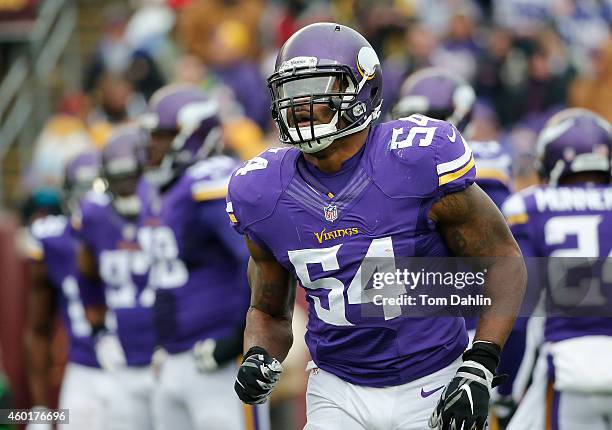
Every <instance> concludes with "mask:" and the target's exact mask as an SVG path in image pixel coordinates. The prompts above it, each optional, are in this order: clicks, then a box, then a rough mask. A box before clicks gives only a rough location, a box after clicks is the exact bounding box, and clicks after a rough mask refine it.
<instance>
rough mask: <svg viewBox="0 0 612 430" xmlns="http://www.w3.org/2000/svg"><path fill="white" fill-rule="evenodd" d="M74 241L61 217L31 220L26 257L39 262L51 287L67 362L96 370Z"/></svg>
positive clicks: (64, 220) (66, 223)
mask: <svg viewBox="0 0 612 430" xmlns="http://www.w3.org/2000/svg"><path fill="white" fill-rule="evenodd" d="M76 246H77V242H76V239H75V238H74V236H73V232H72V229H71V227H70V223H69V222H68V219H67V218H66V217H65V216H61V215H60V216H47V217H45V218H41V219H39V220H37V221H35V222H34V223H33V224H32V227H31V228H30V234H29V237H28V242H27V250H28V254H29V258H31V259H33V260H36V261H42V262H43V263H44V264H45V266H46V268H47V275H48V278H49V281H50V283H51V285H52V286H53V288H55V289H56V290H57V294H56V297H57V304H58V309H59V312H60V315H61V319H62V322H63V324H64V327H65V328H66V331H67V333H68V338H69V341H70V350H69V352H68V360H69V361H71V362H73V363H78V364H82V365H84V366H90V367H98V362H97V360H96V355H95V353H94V349H93V342H92V339H91V326H90V325H89V322H88V321H87V319H86V318H85V309H84V307H83V303H82V301H81V297H80V292H79V286H78V284H77V263H76Z"/></svg>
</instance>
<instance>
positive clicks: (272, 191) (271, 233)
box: [226, 23, 525, 430]
mask: <svg viewBox="0 0 612 430" xmlns="http://www.w3.org/2000/svg"><path fill="white" fill-rule="evenodd" d="M268 85H269V87H270V90H271V93H272V115H273V118H274V119H275V121H276V123H277V125H278V128H279V131H280V138H281V141H282V142H283V143H288V144H291V145H293V146H294V148H283V149H278V148H277V149H270V150H268V151H266V152H264V153H262V154H261V155H260V156H258V157H255V158H254V159H252V160H250V161H248V162H247V163H245V164H244V165H243V166H242V167H240V168H239V169H238V170H236V172H235V173H234V174H233V175H232V179H231V181H230V185H229V193H228V200H227V208H226V209H227V212H228V214H229V217H230V220H231V222H232V224H233V225H234V227H235V228H236V229H237V230H238V231H239V232H240V233H242V234H244V235H245V236H246V237H247V244H248V247H249V251H250V253H251V260H250V263H249V269H250V270H249V280H250V283H251V289H252V298H251V307H250V309H249V312H248V314H247V327H246V330H245V343H244V349H245V354H244V361H243V364H242V366H241V368H240V370H239V372H238V376H237V378H236V383H235V386H234V388H235V390H236V392H237V394H238V396H239V397H240V398H241V399H242V400H243V401H244V402H246V403H262V402H265V401H266V399H267V398H268V396H269V394H270V392H271V390H272V389H273V387H274V385H275V384H276V382H277V381H278V378H279V377H280V374H281V372H282V366H281V364H280V361H282V360H283V359H284V358H285V356H286V354H287V351H288V350H289V348H290V346H291V343H292V331H291V314H292V309H293V301H294V295H295V291H294V289H293V288H292V287H291V285H292V283H291V282H290V281H291V279H292V278H293V277H296V278H297V279H298V280H299V281H300V283H301V284H302V286H303V287H304V288H305V291H306V295H307V299H308V301H309V304H310V306H309V322H308V333H307V335H306V342H307V344H308V346H309V349H310V352H311V355H312V359H313V363H311V365H310V368H311V373H310V379H309V385H308V392H307V399H306V401H307V416H308V424H307V426H306V428H307V429H310V430H313V429H329V428H339V427H342V428H345V429H366V428H402V429H415V430H416V429H419V430H421V429H423V428H425V427H426V426H427V425H428V423H429V426H430V428H436V429H449V428H451V427H450V426H451V425H453V426H456V428H461V426H464V428H473V427H472V426H474V428H479V429H480V428H483V427H484V425H485V421H486V418H487V414H488V403H489V393H490V390H491V388H492V386H495V384H496V383H497V381H498V380H497V379H496V378H494V375H495V372H496V367H497V362H498V359H499V353H500V350H501V347H502V346H503V344H504V341H505V339H506V336H507V335H508V333H509V332H510V329H511V327H512V324H513V322H514V315H515V310H517V309H518V307H519V305H520V302H521V297H522V292H523V288H524V282H525V271H524V266H523V262H522V258H521V254H520V251H519V248H518V246H517V245H516V242H514V239H513V238H512V236H511V234H510V231H509V230H508V228H507V227H506V223H505V222H504V219H503V217H502V215H501V214H500V213H499V211H498V209H497V208H496V207H495V205H494V204H493V203H492V202H491V201H490V199H489V198H487V197H486V195H485V194H484V193H483V192H482V190H480V188H479V187H478V186H476V185H473V182H474V180H475V168H474V159H473V157H472V152H471V150H470V148H469V147H468V145H467V143H466V142H465V141H464V139H463V138H462V137H461V135H460V133H459V132H458V131H457V129H456V128H455V127H454V126H453V125H451V124H449V123H447V122H444V121H440V120H436V119H432V118H428V117H425V116H422V115H412V116H411V117H409V118H406V119H403V120H398V121H391V122H388V123H385V124H381V125H376V126H372V125H371V123H372V121H373V120H375V119H376V118H377V117H378V115H379V112H380V106H381V103H382V100H381V91H382V74H381V68H380V62H379V60H378V57H377V55H376V53H375V51H374V50H373V49H372V47H371V46H370V44H369V43H368V42H367V41H366V39H365V38H363V36H361V35H360V34H359V33H357V32H356V31H354V30H352V29H350V28H348V27H345V26H342V25H338V24H333V23H319V24H313V25H310V26H307V27H305V28H303V29H302V30H300V31H298V32H297V33H295V34H294V35H293V36H292V37H291V38H290V39H289V40H288V41H287V42H286V43H285V45H284V46H283V47H282V48H281V51H280V53H279V55H278V58H277V62H276V68H275V73H274V74H273V75H272V76H271V77H270V78H269V79H268ZM452 255H457V256H499V257H501V256H507V257H508V258H504V259H498V260H497V261H496V262H495V263H494V264H492V265H491V266H490V268H489V271H488V273H487V280H486V283H487V294H489V295H490V297H491V298H492V299H493V303H494V304H493V305H492V306H491V307H490V308H488V309H487V310H485V311H484V312H483V315H482V318H481V320H480V323H479V327H478V332H477V334H476V339H477V341H476V342H475V343H474V346H473V347H472V348H471V349H470V350H468V351H467V352H465V353H464V354H463V359H464V360H463V363H462V362H461V360H460V356H461V355H462V353H463V352H464V350H465V347H466V345H467V335H466V332H465V326H464V323H463V319H461V318H452V317H447V318H408V317H404V318H402V316H407V315H409V309H406V308H402V307H400V306H377V305H376V304H375V303H370V302H369V301H368V300H367V298H368V296H369V295H368V294H367V293H366V294H362V288H361V282H360V278H361V276H366V275H367V274H364V273H362V270H368V269H367V266H362V262H363V259H364V257H366V256H367V257H389V258H390V259H391V258H393V257H412V256H437V257H444V256H452ZM392 261H393V260H392ZM364 267H365V268H364ZM368 277H369V276H366V277H365V279H367V278H368ZM402 289H403V288H402ZM403 293H405V290H404V291H400V289H398V290H397V291H393V294H394V295H395V294H397V295H398V296H399V295H401V294H403ZM497 300H500V301H504V302H505V305H504V306H508V308H505V309H500V308H499V305H496V304H495V303H496V302H497ZM366 313H368V314H370V315H371V314H373V313H374V314H375V315H376V316H375V317H373V316H365V314H366ZM504 315H505V316H504ZM455 372H457V374H456V375H455V376H454V377H453V375H454V374H455ZM449 381H450V383H449ZM447 384H448V386H447V388H446V389H445V390H442V389H443V387H444V386H445V385H447ZM438 399H439V400H438ZM436 402H437V403H438V405H437V406H436ZM453 428H455V427H453Z"/></svg>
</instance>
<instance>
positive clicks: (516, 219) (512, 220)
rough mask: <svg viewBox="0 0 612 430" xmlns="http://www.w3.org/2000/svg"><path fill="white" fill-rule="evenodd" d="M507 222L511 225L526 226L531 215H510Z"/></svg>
mask: <svg viewBox="0 0 612 430" xmlns="http://www.w3.org/2000/svg"><path fill="white" fill-rule="evenodd" d="M506 221H507V222H508V224H509V225H515V224H525V223H526V222H527V221H529V215H528V214H526V213H522V214H516V215H510V216H509V217H507V218H506Z"/></svg>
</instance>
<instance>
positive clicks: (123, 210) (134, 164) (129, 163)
mask: <svg viewBox="0 0 612 430" xmlns="http://www.w3.org/2000/svg"><path fill="white" fill-rule="evenodd" d="M146 142H147V138H146V134H145V133H144V131H143V130H141V129H139V128H137V127H133V126H125V127H122V128H119V129H117V130H116V131H115V133H114V134H113V135H112V136H111V137H110V139H109V141H108V143H107V144H106V146H105V147H104V148H103V149H102V157H101V158H102V176H103V178H104V180H105V181H106V184H107V193H108V194H109V195H110V197H111V199H112V200H111V202H112V205H113V207H114V208H115V210H116V212H117V213H118V214H119V215H121V216H122V217H124V218H128V219H132V218H135V217H137V216H138V214H139V213H140V206H141V205H140V198H139V197H138V194H137V188H138V184H139V181H140V177H141V176H142V172H143V168H144V159H145V154H144V149H145V145H146Z"/></svg>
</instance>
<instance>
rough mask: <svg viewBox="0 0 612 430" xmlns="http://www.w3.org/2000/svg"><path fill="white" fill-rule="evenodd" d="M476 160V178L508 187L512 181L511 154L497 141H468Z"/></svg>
mask: <svg viewBox="0 0 612 430" xmlns="http://www.w3.org/2000/svg"><path fill="white" fill-rule="evenodd" d="M469 145H470V148H471V149H472V151H473V152H474V160H475V161H476V169H477V170H476V179H477V180H483V179H484V180H490V181H497V182H500V183H501V184H502V185H505V186H506V187H508V188H510V185H511V182H512V156H511V155H510V152H509V151H508V150H507V149H506V148H505V147H504V146H502V145H501V144H500V143H499V142H497V141H488V142H479V141H470V142H469Z"/></svg>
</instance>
